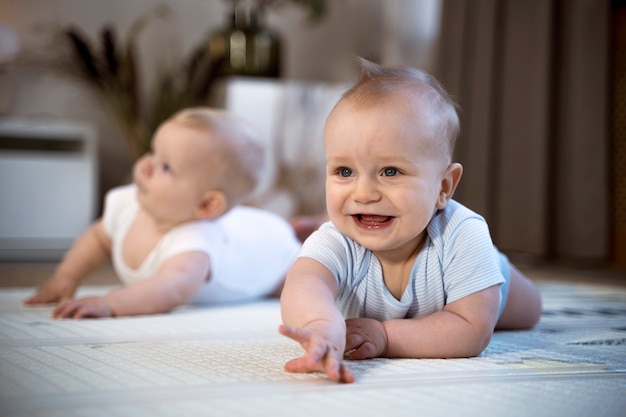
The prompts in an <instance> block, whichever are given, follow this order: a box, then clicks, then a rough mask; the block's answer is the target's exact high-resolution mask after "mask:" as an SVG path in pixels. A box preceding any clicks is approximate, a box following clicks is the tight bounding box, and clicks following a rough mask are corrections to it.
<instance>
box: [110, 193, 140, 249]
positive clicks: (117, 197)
mask: <svg viewBox="0 0 626 417" xmlns="http://www.w3.org/2000/svg"><path fill="white" fill-rule="evenodd" d="M135 193H136V188H135V185H133V184H129V185H125V186H122V187H117V188H113V189H111V190H109V191H108V192H107V194H106V196H105V198H104V211H103V214H102V222H103V224H104V231H105V232H106V234H107V235H108V236H109V237H112V236H114V235H115V234H116V233H115V232H116V231H117V230H119V227H120V225H121V224H122V222H123V220H124V218H123V215H124V213H127V212H128V210H133V209H134V208H135V207H136V206H137V202H136V197H135Z"/></svg>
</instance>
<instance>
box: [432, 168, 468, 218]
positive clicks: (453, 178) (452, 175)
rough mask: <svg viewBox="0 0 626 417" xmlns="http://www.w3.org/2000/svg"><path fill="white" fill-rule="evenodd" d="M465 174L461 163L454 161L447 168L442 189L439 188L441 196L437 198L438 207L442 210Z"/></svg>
mask: <svg viewBox="0 0 626 417" xmlns="http://www.w3.org/2000/svg"><path fill="white" fill-rule="evenodd" d="M461 175H463V166H462V165H461V164H459V163H456V162H455V163H452V164H450V166H448V168H447V169H446V172H445V173H444V174H443V177H442V179H441V190H439V198H438V199H437V208H438V209H439V210H442V209H444V208H445V207H446V205H447V204H448V201H449V200H450V199H451V198H452V196H453V195H454V191H455V190H456V187H457V185H459V181H460V180H461Z"/></svg>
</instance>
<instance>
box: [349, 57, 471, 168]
mask: <svg viewBox="0 0 626 417" xmlns="http://www.w3.org/2000/svg"><path fill="white" fill-rule="evenodd" d="M358 60H359V62H360V64H361V77H360V78H359V80H358V81H357V82H356V83H355V84H354V85H353V86H352V87H351V88H350V89H348V90H347V91H346V92H345V93H344V94H343V96H342V98H341V100H340V102H341V101H345V100H350V101H351V102H352V103H354V104H355V105H363V106H369V105H375V104H377V103H380V102H381V100H383V99H389V98H393V96H395V95H397V94H398V93H403V94H409V95H414V96H415V97H418V98H420V99H421V101H420V103H421V104H422V105H423V106H420V110H424V111H425V112H426V114H425V116H426V118H427V120H429V122H430V124H431V127H432V128H433V132H432V133H433V136H434V137H435V138H441V139H442V140H443V144H442V145H443V148H442V150H443V152H444V155H443V157H444V158H445V159H446V160H447V161H448V163H449V162H450V161H451V160H452V156H453V153H454V147H455V144H456V138H457V136H458V135H459V132H460V121H459V116H458V113H457V108H458V106H457V104H456V103H455V101H454V100H453V99H452V97H450V95H449V94H448V92H447V91H446V90H445V88H444V87H443V85H441V83H440V82H439V81H438V80H437V79H436V78H435V77H433V76H432V75H431V74H429V73H427V72H426V71H422V70H419V69H417V68H413V67H409V66H404V67H385V66H381V65H378V64H375V63H373V62H370V61H368V60H366V59H363V58H358Z"/></svg>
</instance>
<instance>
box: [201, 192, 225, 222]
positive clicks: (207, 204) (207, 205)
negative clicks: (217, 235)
mask: <svg viewBox="0 0 626 417" xmlns="http://www.w3.org/2000/svg"><path fill="white" fill-rule="evenodd" d="M227 203H228V201H227V198H226V194H224V193H223V192H222V191H220V190H210V191H207V192H206V193H205V194H204V197H203V198H202V201H201V202H200V204H199V205H198V207H196V210H195V213H196V217H197V218H198V219H214V218H216V217H219V216H221V215H222V214H224V213H225V212H226V207H227V206H228V204H227Z"/></svg>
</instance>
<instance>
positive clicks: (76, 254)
mask: <svg viewBox="0 0 626 417" xmlns="http://www.w3.org/2000/svg"><path fill="white" fill-rule="evenodd" d="M109 258H110V241H109V240H108V238H107V237H106V236H105V235H104V232H103V229H102V225H101V223H100V222H96V223H94V224H93V225H91V226H90V227H89V228H88V229H87V230H86V231H85V232H84V233H83V234H82V235H80V236H79V237H78V238H77V239H76V241H75V242H74V243H73V244H72V246H71V248H70V249H69V250H68V252H67V253H66V254H65V256H64V257H63V260H62V261H61V263H60V264H59V266H58V267H57V269H56V271H55V273H54V277H53V278H55V279H61V280H67V281H69V282H73V283H78V282H79V281H80V280H82V279H83V278H85V277H86V276H87V275H89V274H90V273H92V272H93V271H95V270H96V269H98V268H99V267H101V266H102V265H103V264H104V262H106V261H107V260H108V259H109Z"/></svg>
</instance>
